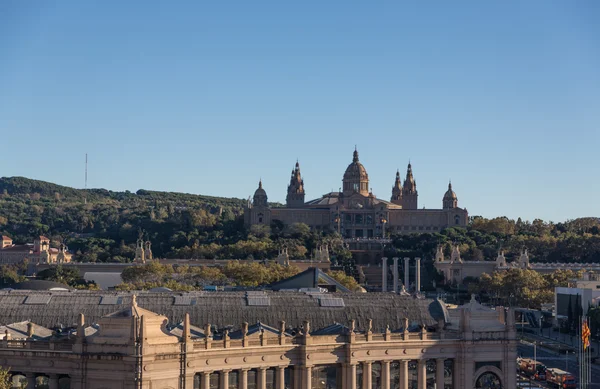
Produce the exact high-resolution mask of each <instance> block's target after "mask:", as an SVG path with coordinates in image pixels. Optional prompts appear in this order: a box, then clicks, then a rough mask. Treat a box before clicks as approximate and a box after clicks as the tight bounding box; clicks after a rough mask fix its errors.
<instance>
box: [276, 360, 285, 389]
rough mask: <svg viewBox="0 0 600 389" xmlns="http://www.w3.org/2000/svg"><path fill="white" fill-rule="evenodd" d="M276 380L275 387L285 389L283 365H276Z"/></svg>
mask: <svg viewBox="0 0 600 389" xmlns="http://www.w3.org/2000/svg"><path fill="white" fill-rule="evenodd" d="M276 380H277V382H276V383H275V387H276V388H277V389H285V366H277V379H276Z"/></svg>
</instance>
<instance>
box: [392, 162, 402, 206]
mask: <svg viewBox="0 0 600 389" xmlns="http://www.w3.org/2000/svg"><path fill="white" fill-rule="evenodd" d="M391 202H392V204H397V205H402V180H401V179H400V170H396V181H395V182H394V186H393V187H392V199H391Z"/></svg>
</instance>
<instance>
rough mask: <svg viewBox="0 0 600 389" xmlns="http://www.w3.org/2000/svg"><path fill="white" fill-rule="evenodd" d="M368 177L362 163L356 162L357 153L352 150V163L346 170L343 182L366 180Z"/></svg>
mask: <svg viewBox="0 0 600 389" xmlns="http://www.w3.org/2000/svg"><path fill="white" fill-rule="evenodd" d="M368 179H369V175H368V174H367V170H366V169H365V167H364V166H363V164H362V163H360V162H359V160H358V151H357V150H354V157H353V158H352V163H351V164H350V165H348V167H347V168H346V172H345V173H344V180H368Z"/></svg>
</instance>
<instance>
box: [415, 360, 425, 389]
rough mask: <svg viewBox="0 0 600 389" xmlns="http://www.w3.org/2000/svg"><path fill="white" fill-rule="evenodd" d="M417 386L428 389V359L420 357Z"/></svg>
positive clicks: (420, 388) (419, 388)
mask: <svg viewBox="0 0 600 389" xmlns="http://www.w3.org/2000/svg"><path fill="white" fill-rule="evenodd" d="M417 388H418V389H427V359H419V364H418V366H417Z"/></svg>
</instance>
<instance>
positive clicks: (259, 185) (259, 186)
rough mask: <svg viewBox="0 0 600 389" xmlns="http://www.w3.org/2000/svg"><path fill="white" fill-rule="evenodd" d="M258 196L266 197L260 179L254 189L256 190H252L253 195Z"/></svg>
mask: <svg viewBox="0 0 600 389" xmlns="http://www.w3.org/2000/svg"><path fill="white" fill-rule="evenodd" d="M257 196H258V197H260V196H264V197H267V192H265V190H264V189H263V187H262V180H260V181H259V182H258V188H257V189H256V191H255V192H254V197H257Z"/></svg>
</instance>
